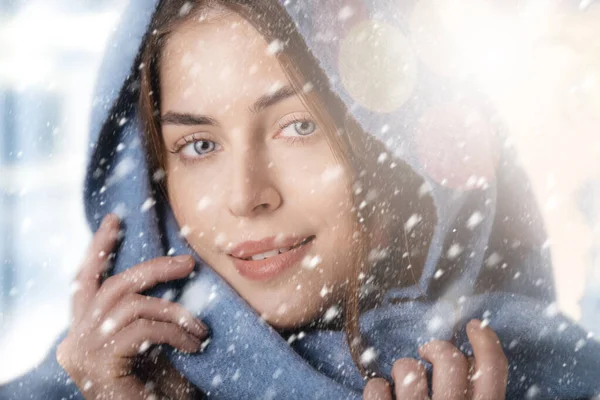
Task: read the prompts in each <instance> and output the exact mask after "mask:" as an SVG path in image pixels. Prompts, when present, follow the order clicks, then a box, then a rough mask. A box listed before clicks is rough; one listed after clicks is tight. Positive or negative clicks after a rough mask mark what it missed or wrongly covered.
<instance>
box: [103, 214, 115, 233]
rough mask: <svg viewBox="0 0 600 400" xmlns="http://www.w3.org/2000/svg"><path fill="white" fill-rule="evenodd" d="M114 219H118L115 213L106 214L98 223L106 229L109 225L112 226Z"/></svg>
mask: <svg viewBox="0 0 600 400" xmlns="http://www.w3.org/2000/svg"><path fill="white" fill-rule="evenodd" d="M116 221H118V217H117V216H116V215H115V214H113V213H109V214H106V215H105V216H104V218H103V219H102V224H100V228H104V229H106V228H108V227H109V226H112V225H113V224H114V223H115V222H116Z"/></svg>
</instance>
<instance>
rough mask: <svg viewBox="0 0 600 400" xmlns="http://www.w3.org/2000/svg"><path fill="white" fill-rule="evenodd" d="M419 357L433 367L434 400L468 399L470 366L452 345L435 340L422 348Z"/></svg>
mask: <svg viewBox="0 0 600 400" xmlns="http://www.w3.org/2000/svg"><path fill="white" fill-rule="evenodd" d="M419 355H420V356H421V357H422V358H423V359H424V360H425V361H427V362H429V363H431V364H432V365H433V382H432V390H433V394H432V397H433V400H446V399H447V400H464V399H466V396H467V389H468V386H469V382H468V379H467V375H468V372H469V364H468V362H467V359H466V358H465V356H464V355H463V354H462V353H461V352H460V351H459V350H458V349H457V348H456V347H454V346H453V345H452V343H450V342H448V341H445V340H434V341H432V342H429V343H427V344H425V345H423V346H421V347H420V348H419Z"/></svg>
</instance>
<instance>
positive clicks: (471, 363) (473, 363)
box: [467, 357, 475, 399]
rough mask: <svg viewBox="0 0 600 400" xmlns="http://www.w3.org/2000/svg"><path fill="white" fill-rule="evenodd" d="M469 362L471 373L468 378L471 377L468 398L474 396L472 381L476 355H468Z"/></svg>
mask: <svg viewBox="0 0 600 400" xmlns="http://www.w3.org/2000/svg"><path fill="white" fill-rule="evenodd" d="M467 363H468V364H469V373H468V375H467V378H468V379H469V385H468V387H467V399H472V398H473V382H471V380H472V379H471V378H472V377H473V373H474V372H475V357H467Z"/></svg>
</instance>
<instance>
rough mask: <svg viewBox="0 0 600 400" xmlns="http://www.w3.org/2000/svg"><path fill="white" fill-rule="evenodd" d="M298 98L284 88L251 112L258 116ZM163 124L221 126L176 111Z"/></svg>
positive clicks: (262, 99) (261, 99)
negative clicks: (286, 100) (288, 99)
mask: <svg viewBox="0 0 600 400" xmlns="http://www.w3.org/2000/svg"><path fill="white" fill-rule="evenodd" d="M292 96H296V91H295V90H294V89H293V88H292V87H291V86H283V87H281V88H279V89H277V90H276V91H274V92H273V93H269V94H265V95H262V96H260V97H259V98H258V99H257V100H256V101H255V102H254V104H252V106H250V108H249V109H250V112H252V113H253V114H258V113H259V112H261V111H263V110H264V109H265V108H268V107H271V106H272V105H275V104H277V103H279V102H280V101H283V100H285V99H287V98H288V97H292ZM160 121H161V123H163V124H164V125H211V126H219V123H218V122H217V120H215V119H214V118H211V117H209V116H206V115H201V114H192V113H178V112H174V111H168V112H167V113H166V114H165V115H163V116H162V117H161V118H160Z"/></svg>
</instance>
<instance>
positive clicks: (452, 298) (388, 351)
mask: <svg viewBox="0 0 600 400" xmlns="http://www.w3.org/2000/svg"><path fill="white" fill-rule="evenodd" d="M157 3H158V2H157V1H156V0H153V1H148V0H132V1H131V2H130V5H129V7H128V9H127V10H126V12H125V13H124V15H123V17H122V23H121V25H120V28H119V30H118V31H117V32H116V33H115V36H114V37H113V39H112V42H111V45H110V46H109V48H108V50H107V54H106V57H105V60H104V63H103V66H102V69H101V73H100V79H99V84H98V86H97V92H96V93H97V94H96V97H95V102H94V103H95V106H94V115H93V117H92V132H91V136H90V144H91V146H90V147H91V152H90V162H89V165H88V174H87V178H86V182H85V204H86V215H87V219H88V222H89V225H90V227H91V229H92V231H96V230H97V229H98V226H99V223H100V220H101V219H102V217H103V216H104V215H105V214H107V213H109V212H115V213H117V214H118V215H119V216H120V217H121V219H122V221H123V224H122V226H123V231H124V238H123V241H122V243H121V246H120V248H119V251H118V254H117V257H116V259H115V265H114V270H113V272H112V273H113V274H116V273H119V272H122V271H124V270H126V269H128V268H130V267H132V266H134V265H136V264H138V263H140V262H142V261H145V260H149V259H152V258H154V257H158V256H163V255H176V254H192V255H193V256H194V257H195V259H196V262H197V268H196V273H195V274H194V275H193V276H192V277H190V278H188V279H184V280H180V281H176V282H169V283H165V284H161V285H159V286H157V287H156V288H154V289H153V290H151V291H150V292H149V294H151V295H153V296H160V297H164V298H168V299H172V300H173V301H178V302H180V303H181V304H183V305H184V306H185V307H186V308H188V309H189V310H191V311H192V312H193V313H194V314H195V315H197V316H198V317H199V318H200V319H201V320H202V321H204V322H205V323H206V324H207V325H208V326H209V327H210V330H211V339H210V343H209V344H208V346H207V347H206V348H205V350H204V351H203V352H202V353H198V354H182V353H178V352H175V351H173V350H170V351H168V356H169V358H170V359H171V361H172V363H173V365H174V366H175V367H176V368H177V369H178V370H179V371H181V372H182V373H183V374H184V375H185V376H186V377H187V378H188V379H189V380H190V381H191V382H192V383H194V384H195V385H196V386H197V387H198V388H200V389H201V390H202V391H203V392H205V393H206V394H207V395H208V396H210V397H212V398H219V399H246V398H259V399H288V398H294V399H321V398H323V399H360V398H361V393H362V389H363V388H364V385H365V382H364V381H363V379H362V377H361V376H360V374H359V372H358V369H357V368H356V366H355V365H354V363H353V362H352V359H351V357H350V352H349V349H348V346H347V344H346V339H345V336H344V334H343V332H339V331H330V330H312V331H308V332H303V333H302V334H301V335H295V336H293V337H292V339H290V340H288V341H286V340H284V339H283V338H282V337H281V336H280V335H279V334H278V333H277V332H276V331H275V330H274V329H272V328H271V327H270V326H269V325H268V324H266V323H265V322H264V321H263V320H262V319H261V318H260V316H259V315H257V313H256V312H255V311H254V310H253V309H252V308H251V307H250V306H249V305H248V304H247V303H246V302H245V301H244V300H243V299H242V298H241V297H240V296H239V295H238V294H237V293H236V292H235V291H234V290H233V289H232V288H231V287H230V286H229V285H228V284H227V283H226V282H225V281H224V280H223V279H222V278H221V277H220V276H219V275H218V274H216V273H215V272H214V271H213V270H212V269H211V268H210V267H209V266H208V265H206V264H205V263H204V262H203V261H202V260H201V259H200V258H198V256H197V255H196V254H195V253H194V252H193V251H192V250H191V249H190V248H189V246H187V244H186V241H185V238H184V236H183V235H182V232H181V231H180V227H179V226H178V224H177V222H176V221H175V218H174V217H173V215H172V212H171V210H170V208H169V206H168V204H166V202H165V201H164V199H162V197H161V196H160V195H159V194H158V193H156V192H155V191H154V190H153V184H152V179H153V178H152V177H153V173H154V171H149V170H148V168H147V163H146V159H145V156H144V149H143V145H142V136H143V133H142V132H141V131H140V129H139V125H138V123H137V106H136V100H137V85H136V80H137V71H138V68H137V64H138V61H137V58H138V57H139V55H138V53H139V48H140V45H141V43H142V39H143V37H144V34H145V33H146V30H147V26H148V24H149V21H150V19H151V17H152V13H153V7H155V6H156V4H157ZM346 3H348V4H350V6H351V7H350V6H348V7H350V9H347V10H346V11H345V12H346V14H348V13H349V12H350V11H352V15H354V16H355V17H354V19H352V18H350V19H349V20H351V21H353V22H354V23H356V21H361V20H378V21H385V22H386V23H387V24H390V25H392V26H398V27H400V28H399V29H400V32H405V30H404V29H405V26H406V21H405V18H404V17H402V11H406V10H407V9H408V6H406V4H404V3H402V4H403V5H401V4H400V3H401V2H397V1H391V0H387V1H381V2H363V1H360V0H353V1H349V2H346ZM346 3H344V4H346ZM284 4H285V7H286V9H287V11H288V13H289V15H290V16H291V17H292V19H293V20H294V21H295V23H296V25H297V28H298V31H299V32H300V33H301V35H302V36H303V38H304V40H305V41H306V43H307V44H308V46H309V48H310V49H311V51H312V52H313V54H314V55H315V56H316V58H317V59H318V60H319V63H320V66H321V68H323V70H324V71H325V72H326V74H327V76H328V77H329V78H330V84H331V87H332V89H333V90H334V92H335V93H336V94H337V95H338V96H339V97H340V99H342V100H343V101H344V103H345V104H346V106H347V107H348V109H349V110H350V111H351V112H352V114H353V116H354V117H355V118H356V120H357V121H358V122H359V124H361V126H362V127H363V129H364V130H365V131H367V132H369V133H371V134H374V135H376V137H377V138H378V139H379V140H380V141H381V142H382V143H386V145H387V146H388V148H389V150H390V154H391V155H393V156H394V157H397V158H398V159H400V160H402V161H403V162H406V163H407V164H408V165H410V166H411V167H412V169H413V170H414V172H415V173H416V174H418V175H419V176H421V177H422V178H423V179H424V182H425V184H426V186H427V187H428V188H429V195H431V197H432V198H433V201H434V204H435V207H436V212H437V224H436V226H435V229H434V233H433V237H432V239H431V245H430V248H429V252H428V254H427V259H426V263H425V266H424V270H423V273H422V276H421V278H420V280H419V281H418V282H416V283H415V284H414V285H412V286H408V287H404V288H394V289H391V290H390V291H388V292H387V293H386V295H385V299H384V303H383V305H381V306H378V307H377V308H375V309H372V310H369V311H367V312H365V313H363V315H362V316H361V318H360V327H361V332H362V334H363V336H364V338H365V340H366V341H367V342H368V344H369V346H370V351H372V353H373V354H374V355H376V357H375V359H374V363H376V365H377V367H378V369H379V370H380V372H381V373H382V374H383V375H384V376H386V377H387V378H388V379H390V378H391V377H390V371H391V366H392V364H393V362H394V361H395V360H396V359H398V358H401V357H413V358H419V356H418V354H417V349H418V347H419V346H420V345H422V344H424V343H426V342H427V341H429V340H431V339H434V338H435V339H444V340H452V341H453V343H455V345H456V346H457V347H458V348H459V349H461V350H463V351H465V352H467V353H468V352H469V351H471V348H470V345H469V343H468V340H467V338H466V333H465V330H464V326H465V324H466V323H467V322H468V321H469V320H470V319H472V318H479V319H482V320H484V321H486V323H489V325H490V326H491V327H492V328H493V329H494V330H495V332H496V333H497V334H498V336H499V338H500V340H501V344H502V346H503V349H504V351H505V353H506V355H507V357H508V359H509V364H510V371H509V382H508V398H510V399H521V398H532V399H534V398H560V399H563V398H564V399H566V398H572V399H577V398H586V397H592V396H593V395H595V394H599V393H600V343H599V342H597V341H596V340H594V339H593V338H591V337H590V336H589V335H588V334H587V332H585V331H584V330H583V329H582V328H580V327H579V326H577V324H576V323H574V322H573V321H570V320H569V319H568V318H566V317H565V316H563V315H562V314H560V313H559V312H557V311H556V307H555V305H554V304H552V303H551V301H552V296H553V286H552V275H551V268H550V263H549V255H548V250H547V248H546V247H545V246H543V243H544V241H545V239H544V238H543V237H538V236H536V235H537V233H538V232H539V231H543V226H542V225H541V223H540V222H539V221H538V218H539V213H538V212H537V209H536V208H535V206H531V204H535V202H534V201H533V200H532V199H533V198H532V194H531V192H530V189H529V185H528V182H527V180H526V177H525V176H524V174H522V172H521V171H520V169H519V168H518V167H517V166H515V160H514V156H513V155H511V152H512V150H511V149H510V148H508V147H506V146H504V145H503V144H502V143H501V145H499V146H496V147H494V148H493V151H498V153H497V154H496V153H493V151H492V152H491V153H490V154H489V155H490V157H492V156H493V157H494V159H495V160H496V161H497V163H496V164H495V168H494V171H493V175H492V176H488V177H487V178H489V179H484V180H478V179H475V181H476V182H475V184H474V185H472V187H469V188H466V189H465V188H464V187H460V188H453V187H452V186H451V185H450V186H448V185H444V184H442V183H440V180H439V179H436V171H435V170H432V169H431V168H430V166H427V165H425V164H426V163H425V164H424V163H423V157H422V151H423V148H422V143H420V142H419V140H420V139H419V132H418V129H416V128H415V127H416V126H417V127H418V126H419V123H420V122H422V121H423V117H422V116H423V112H424V110H426V109H427V107H428V106H429V105H431V104H434V105H435V104H438V103H443V102H444V101H451V100H452V99H453V97H452V96H454V95H455V94H456V91H454V90H453V89H451V87H452V85H453V84H452V83H448V82H446V81H444V80H442V79H441V78H440V77H438V76H435V74H433V73H431V72H428V71H427V70H426V68H422V70H420V74H421V75H420V76H419V79H418V82H417V83H416V84H415V91H417V92H418V93H420V92H421V91H422V92H424V93H430V94H431V93H434V95H432V96H429V97H428V96H427V95H423V96H413V97H414V99H410V100H407V102H406V104H404V105H403V106H402V107H400V108H399V109H398V110H396V111H394V112H385V113H380V112H375V111H373V110H370V109H369V108H368V107H365V106H364V105H361V104H357V102H356V100H355V99H354V98H353V96H351V95H350V94H349V93H348V92H347V90H346V88H345V86H344V78H343V76H340V71H339V70H338V68H339V64H338V61H337V59H336V57H334V55H336V54H339V52H340V50H339V49H338V48H335V49H333V50H332V46H333V45H334V44H332V43H338V42H340V40H339V38H338V37H337V36H336V32H338V33H339V32H345V33H348V32H352V30H351V29H350V28H348V27H345V26H343V25H340V21H341V20H345V19H344V18H340V15H342V14H340V13H341V12H342V11H340V10H341V6H342V3H341V2H338V1H332V2H331V3H329V2H328V3H327V4H325V3H324V2H320V1H317V0H309V1H299V0H298V1H286V2H285V3H284ZM348 10H350V11H348ZM391 10H395V11H394V12H392V11H391ZM344 15H345V14H344ZM356 18H358V19H356ZM331 29H333V33H332V32H331ZM332 34H333V35H334V36H333V37H334V40H327V39H326V38H328V37H331V35H332ZM340 35H341V33H340ZM336 38H337V39H336ZM438 84H440V85H439V86H437V85H438ZM434 88H437V89H439V90H437V89H436V90H434ZM384 126H385V127H387V128H386V129H382V127H384ZM398 132H401V134H398ZM444 150H445V149H441V151H440V153H438V154H439V155H440V157H441V155H442V154H443V153H444ZM480 178H481V177H480ZM515 188H516V189H515ZM148 199H152V200H153V202H155V204H154V206H152V207H150V208H148V207H147V204H150V203H149V202H148ZM515 204H516V205H515ZM525 213H527V214H528V215H529V218H530V223H529V224H527V223H525V222H522V220H523V218H525V217H524V214H525ZM506 221H509V223H511V224H514V226H512V228H506V225H505V223H506ZM531 221H533V222H531ZM542 236H543V235H542ZM532 238H533V239H532ZM515 241H518V242H519V245H518V246H514V243H515ZM440 276H441V278H440ZM495 282H502V283H501V284H495ZM540 282H542V283H541V284H540ZM540 286H541V287H540ZM490 291H491V292H490ZM63 336H64V335H63ZM61 339H62V337H61ZM59 341H60V340H59ZM57 343H58V342H57ZM54 351H55V348H53V349H52V350H51V352H50V354H49V356H48V358H47V360H46V361H44V363H42V364H41V365H40V366H38V367H37V368H36V369H35V370H33V371H32V372H31V373H29V374H27V375H25V376H24V377H22V378H20V379H19V380H16V381H14V382H12V383H10V384H7V385H5V386H3V387H1V388H0V397H1V398H7V399H24V398H51V399H55V398H56V399H59V398H82V395H81V393H80V392H79V391H78V390H77V388H76V387H75V386H74V385H73V384H72V382H70V381H69V380H68V377H67V375H66V374H65V373H64V371H62V369H61V368H60V366H58V364H57V363H56V360H55V357H54ZM429 371H430V366H429ZM527 396H529V397H527Z"/></svg>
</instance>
